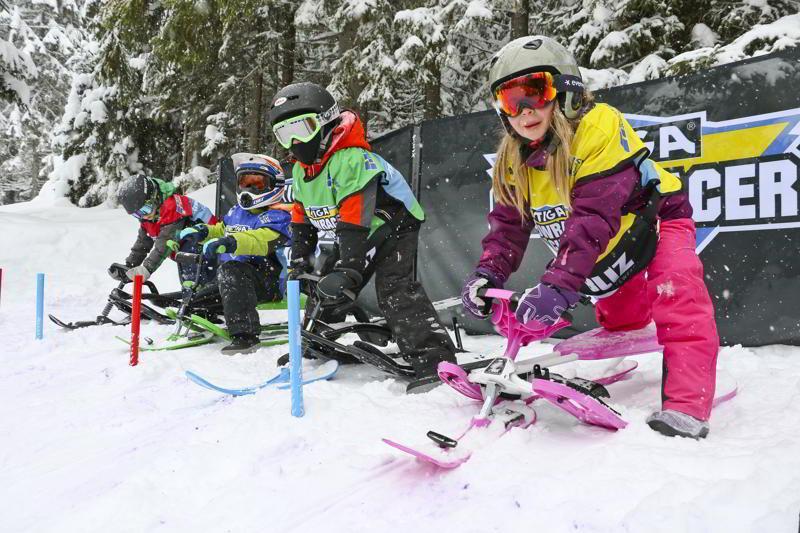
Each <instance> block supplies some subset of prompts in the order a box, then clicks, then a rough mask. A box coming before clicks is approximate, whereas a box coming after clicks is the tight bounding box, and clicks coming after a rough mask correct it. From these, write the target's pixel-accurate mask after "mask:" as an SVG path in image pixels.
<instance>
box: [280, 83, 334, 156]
mask: <svg viewBox="0 0 800 533" xmlns="http://www.w3.org/2000/svg"><path fill="white" fill-rule="evenodd" d="M306 113H314V114H316V115H317V119H318V120H317V123H318V124H319V131H317V133H316V135H314V136H313V137H312V138H311V139H310V140H307V141H304V142H300V143H293V144H291V145H290V146H288V147H287V148H288V149H289V150H290V151H291V152H292V154H293V155H294V156H295V157H296V158H297V159H298V160H299V161H300V162H302V163H305V164H308V165H310V164H312V163H314V162H315V161H316V160H317V159H318V158H319V157H320V156H321V155H322V153H323V152H324V149H323V145H324V141H325V140H326V139H327V138H328V136H329V135H330V132H331V131H333V128H334V127H335V125H336V123H337V120H338V118H339V105H338V104H337V103H336V99H335V98H334V97H333V95H332V94H331V93H329V92H328V91H327V90H326V89H325V88H324V87H321V86H319V85H317V84H316V83H310V82H302V83H293V84H291V85H287V86H286V87H284V88H283V89H281V90H280V91H278V93H277V94H276V95H275V96H274V97H273V98H272V103H271V104H270V108H269V123H270V126H272V127H273V132H274V126H275V125H276V124H279V123H281V122H283V121H285V120H288V119H291V118H294V117H297V116H300V115H304V114H306Z"/></svg>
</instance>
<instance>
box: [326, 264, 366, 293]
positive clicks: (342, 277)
mask: <svg viewBox="0 0 800 533" xmlns="http://www.w3.org/2000/svg"><path fill="white" fill-rule="evenodd" d="M361 280H362V278H361V274H359V273H358V271H356V270H353V269H352V268H340V269H337V270H334V271H333V272H331V273H330V274H328V275H327V276H325V277H324V278H322V279H321V280H319V283H317V291H319V293H320V294H321V295H322V296H325V297H326V298H333V299H337V298H341V297H342V296H344V291H345V290H347V289H351V290H352V289H355V288H358V287H359V286H360V285H361Z"/></svg>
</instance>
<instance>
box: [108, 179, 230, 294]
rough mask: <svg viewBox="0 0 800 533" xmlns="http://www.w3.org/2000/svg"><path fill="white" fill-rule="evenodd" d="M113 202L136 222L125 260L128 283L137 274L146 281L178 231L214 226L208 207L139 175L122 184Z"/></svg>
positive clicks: (182, 276)
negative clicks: (137, 224)
mask: <svg viewBox="0 0 800 533" xmlns="http://www.w3.org/2000/svg"><path fill="white" fill-rule="evenodd" d="M117 200H118V201H119V203H120V204H122V206H123V207H124V208H125V211H127V212H128V214H130V215H133V216H134V217H135V218H136V219H138V220H139V222H140V226H139V234H138V236H137V237H136V241H135V242H134V243H133V246H132V247H131V253H130V254H129V255H128V257H127V258H126V259H125V265H126V266H128V267H129V268H128V271H127V272H126V275H127V276H128V278H129V279H131V280H133V278H134V277H135V276H136V275H137V274H140V275H141V276H142V278H143V279H144V280H145V281H146V280H147V278H149V277H150V276H151V275H152V274H153V272H155V270H156V269H157V268H158V267H159V266H160V265H161V263H162V262H163V261H164V259H165V258H166V257H167V256H168V255H169V254H170V250H169V249H168V248H167V241H169V240H174V241H177V240H178V233H180V231H181V230H182V229H184V228H186V227H188V226H192V225H194V224H198V223H201V222H203V223H206V224H216V222H217V219H216V217H214V214H213V213H212V212H211V210H210V209H209V208H208V207H206V206H204V205H203V204H201V203H200V202H198V201H197V200H194V199H192V198H189V197H188V196H184V195H182V194H175V186H174V185H173V184H172V183H169V182H166V181H163V180H160V179H157V178H151V177H147V176H144V175H141V174H140V175H138V176H133V177H131V178H129V179H128V180H126V181H125V182H123V183H122V185H121V186H120V188H119V191H118V192H117ZM181 266H182V265H181ZM180 273H181V279H182V280H183V279H189V278H190V277H191V274H189V273H188V272H184V271H183V269H181V271H180Z"/></svg>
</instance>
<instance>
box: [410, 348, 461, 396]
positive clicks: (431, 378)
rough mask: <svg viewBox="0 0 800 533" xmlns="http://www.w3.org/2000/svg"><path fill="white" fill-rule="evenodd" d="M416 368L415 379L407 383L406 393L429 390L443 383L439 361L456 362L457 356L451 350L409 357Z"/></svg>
mask: <svg viewBox="0 0 800 533" xmlns="http://www.w3.org/2000/svg"><path fill="white" fill-rule="evenodd" d="M407 359H408V361H409V362H410V363H411V367H412V368H413V369H414V374H415V375H414V379H413V380H412V381H410V382H409V383H408V385H406V394H417V393H421V392H428V391H429V390H432V389H434V388H435V387H438V386H439V385H441V384H442V382H441V380H440V379H439V371H438V367H439V363H441V362H442V361H447V362H449V363H456V362H457V361H456V357H455V355H454V354H452V353H450V352H436V353H426V354H423V355H418V356H416V357H408V358H407Z"/></svg>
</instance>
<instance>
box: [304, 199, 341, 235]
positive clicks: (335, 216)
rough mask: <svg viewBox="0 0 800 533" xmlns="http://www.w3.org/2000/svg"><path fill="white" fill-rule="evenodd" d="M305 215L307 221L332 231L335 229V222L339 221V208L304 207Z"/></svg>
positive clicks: (320, 228)
mask: <svg viewBox="0 0 800 533" xmlns="http://www.w3.org/2000/svg"><path fill="white" fill-rule="evenodd" d="M306 216H307V217H308V220H309V222H311V224H312V225H313V226H314V227H315V228H317V229H318V230H322V231H333V230H335V229H336V222H338V221H339V210H338V209H337V208H336V207H331V206H327V205H325V206H321V207H306Z"/></svg>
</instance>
